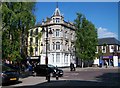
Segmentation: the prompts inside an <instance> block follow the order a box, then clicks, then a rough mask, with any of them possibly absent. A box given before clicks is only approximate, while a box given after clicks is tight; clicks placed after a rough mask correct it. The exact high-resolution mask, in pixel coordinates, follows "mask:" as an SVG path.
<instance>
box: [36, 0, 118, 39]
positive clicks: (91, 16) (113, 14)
mask: <svg viewBox="0 0 120 88" xmlns="http://www.w3.org/2000/svg"><path fill="white" fill-rule="evenodd" d="M58 7H59V9H60V12H61V13H62V14H63V15H64V19H65V20H66V21H71V22H74V19H75V18H76V12H80V13H82V14H84V15H85V16H86V18H87V19H88V20H89V21H91V22H92V23H93V24H94V25H95V27H96V28H97V29H98V37H99V38H103V37H115V38H118V3H117V2H58ZM55 8H56V2H37V3H36V10H35V15H36V23H37V22H41V21H42V19H46V17H51V16H52V14H53V12H54V10H55Z"/></svg>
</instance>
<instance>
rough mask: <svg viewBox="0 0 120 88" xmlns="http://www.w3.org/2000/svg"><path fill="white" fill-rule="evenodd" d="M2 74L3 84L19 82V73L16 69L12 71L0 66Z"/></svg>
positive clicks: (0, 74) (0, 76)
mask: <svg viewBox="0 0 120 88" xmlns="http://www.w3.org/2000/svg"><path fill="white" fill-rule="evenodd" d="M0 67H1V68H2V72H0V78H1V79H2V84H4V83H10V82H17V81H18V80H19V73H18V71H16V70H15V69H12V68H10V67H8V66H5V65H0Z"/></svg>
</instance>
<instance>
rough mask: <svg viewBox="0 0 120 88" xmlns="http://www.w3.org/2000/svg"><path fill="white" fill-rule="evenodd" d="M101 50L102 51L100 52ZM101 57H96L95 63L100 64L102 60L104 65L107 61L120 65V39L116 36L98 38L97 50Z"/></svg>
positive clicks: (109, 63) (110, 63)
mask: <svg viewBox="0 0 120 88" xmlns="http://www.w3.org/2000/svg"><path fill="white" fill-rule="evenodd" d="M100 52H101V53H100ZM96 53H99V55H100V57H99V58H96V59H95V61H94V64H97V65H99V64H100V62H101V63H102V65H103V66H104V62H105V61H107V62H108V65H109V66H111V65H112V63H113V64H114V66H120V41H119V40H117V39H115V38H114V37H108V38H101V39H98V46H97V52H96Z"/></svg>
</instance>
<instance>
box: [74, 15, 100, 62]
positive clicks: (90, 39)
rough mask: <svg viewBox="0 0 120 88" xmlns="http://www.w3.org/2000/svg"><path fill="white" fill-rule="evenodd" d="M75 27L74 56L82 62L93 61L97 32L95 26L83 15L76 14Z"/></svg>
mask: <svg viewBox="0 0 120 88" xmlns="http://www.w3.org/2000/svg"><path fill="white" fill-rule="evenodd" d="M75 26H76V38H77V39H76V42H75V47H76V54H77V57H79V58H80V59H82V60H83V61H85V60H86V61H89V60H93V59H94V58H95V56H96V54H95V52H96V45H97V41H98V40H97V32H96V28H95V26H94V25H93V24H92V23H91V22H90V21H88V20H87V19H86V18H85V16H84V15H82V14H80V13H77V18H76V19H75Z"/></svg>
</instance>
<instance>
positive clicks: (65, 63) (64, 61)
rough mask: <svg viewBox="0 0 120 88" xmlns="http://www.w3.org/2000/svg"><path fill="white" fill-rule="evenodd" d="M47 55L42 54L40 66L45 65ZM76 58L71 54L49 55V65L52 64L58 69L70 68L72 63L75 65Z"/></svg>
mask: <svg viewBox="0 0 120 88" xmlns="http://www.w3.org/2000/svg"><path fill="white" fill-rule="evenodd" d="M45 57H46V56H45V54H41V60H40V62H41V63H40V64H45ZM73 57H75V56H71V54H69V53H58V52H57V53H49V54H48V64H52V65H54V66H57V67H69V66H70V63H71V62H74V63H75V58H73Z"/></svg>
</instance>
